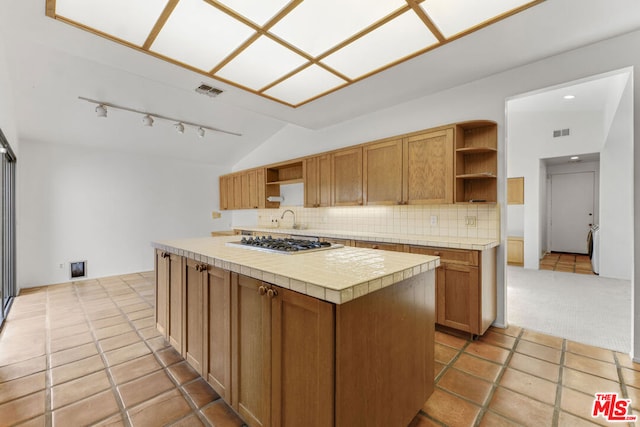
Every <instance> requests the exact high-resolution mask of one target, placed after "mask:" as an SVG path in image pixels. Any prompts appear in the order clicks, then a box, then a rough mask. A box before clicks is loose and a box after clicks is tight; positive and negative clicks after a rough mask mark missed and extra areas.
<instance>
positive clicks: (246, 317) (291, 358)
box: [231, 274, 334, 427]
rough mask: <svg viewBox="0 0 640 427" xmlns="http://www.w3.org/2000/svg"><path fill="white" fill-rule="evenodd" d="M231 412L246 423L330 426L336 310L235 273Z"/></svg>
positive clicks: (284, 426)
mask: <svg viewBox="0 0 640 427" xmlns="http://www.w3.org/2000/svg"><path fill="white" fill-rule="evenodd" d="M233 278H234V280H235V282H236V286H234V287H233V293H232V304H231V307H232V310H233V316H232V351H231V353H232V358H233V362H234V363H233V364H232V365H233V366H234V368H233V374H232V384H233V385H232V398H231V405H232V407H233V408H234V409H235V410H236V411H237V412H238V413H239V414H240V416H242V417H243V418H244V419H245V420H246V421H247V423H248V424H249V425H250V426H252V427H253V426H265V427H266V426H274V427H276V426H283V427H286V426H300V425H305V426H318V427H320V426H332V425H333V391H334V387H333V356H334V350H333V341H334V333H333V330H334V328H333V317H334V316H333V306H332V305H331V304H330V303H327V302H324V301H320V300H317V299H315V298H312V297H309V296H306V295H302V294H298V293H296V292H293V291H289V290H287V289H282V288H279V287H277V286H273V285H270V284H267V283H263V282H261V281H259V280H257V279H253V278H250V277H247V276H243V275H238V274H234V275H233Z"/></svg>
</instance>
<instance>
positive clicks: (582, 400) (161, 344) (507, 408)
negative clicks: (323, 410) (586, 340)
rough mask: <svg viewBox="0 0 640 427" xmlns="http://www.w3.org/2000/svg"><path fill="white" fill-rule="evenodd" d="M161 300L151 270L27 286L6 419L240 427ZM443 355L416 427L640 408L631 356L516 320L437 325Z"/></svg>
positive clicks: (537, 421) (19, 305) (1, 337)
mask: <svg viewBox="0 0 640 427" xmlns="http://www.w3.org/2000/svg"><path fill="white" fill-rule="evenodd" d="M153 302H154V289H153V273H152V272H147V273H140V274H130V275H124V276H117V277H111V278H106V279H99V280H88V281H83V282H74V283H68V284H62V285H56V286H51V287H46V288H40V289H34V290H29V291H28V292H23V293H22V294H21V295H20V296H19V297H18V298H16V300H15V303H14V306H13V309H12V311H11V314H10V316H9V318H8V319H7V322H6V324H5V327H4V328H3V330H2V332H1V333H0V426H10V425H11V426H12V425H19V426H51V425H53V426H56V427H57V426H65V427H66V426H80V425H99V426H161V425H172V426H199V425H209V426H223V427H226V426H241V425H242V421H241V420H240V419H239V418H238V417H237V416H236V415H235V414H234V413H233V411H232V410H231V409H230V408H229V407H228V406H227V405H226V404H225V403H224V402H223V401H222V400H221V399H219V397H218V396H217V395H216V393H215V392H214V391H213V390H212V389H211V388H210V387H209V386H208V384H207V383H206V382H205V381H204V380H202V379H201V378H200V377H199V376H198V375H197V374H196V373H195V371H194V370H193V369H191V367H190V366H189V365H188V364H187V363H186V362H185V361H184V359H183V358H182V357H181V356H180V355H179V354H178V353H177V352H176V351H174V350H173V349H172V348H171V347H169V346H168V345H167V343H166V342H165V341H164V339H163V338H162V337H161V336H159V334H158V333H157V331H156V330H155V327H154V317H153V316H154V312H153ZM435 359H436V363H435V369H434V375H435V379H436V388H435V392H434V393H433V395H432V396H431V398H430V399H429V400H428V401H427V402H426V403H425V405H424V407H423V408H422V410H421V411H420V413H419V414H417V415H416V417H415V419H414V420H413V421H412V422H411V424H410V426H411V427H424V426H452V427H453V426H517V425H526V426H536V427H537V426H583V425H584V426H589V425H595V424H593V423H592V422H593V421H595V423H596V424H600V425H607V423H605V422H604V420H603V418H598V419H595V420H594V419H592V418H591V417H590V413H591V408H592V404H593V399H594V393H596V392H617V393H620V394H621V395H622V396H624V397H626V398H630V399H631V400H632V406H633V408H634V410H635V411H636V412H637V409H640V364H635V363H632V362H631V360H630V359H629V357H628V356H627V355H625V354H621V353H616V352H612V351H609V350H604V349H600V348H595V347H590V346H586V345H582V344H579V343H575V342H571V341H568V340H564V339H562V338H556V337H551V336H548V335H542V334H539V333H536V332H532V331H528V330H523V329H521V328H518V327H510V328H508V329H494V328H492V329H490V330H489V331H488V332H487V333H486V334H485V335H484V336H483V337H482V338H480V339H479V340H476V341H470V340H468V339H465V338H461V337H457V336H455V335H451V334H446V333H443V332H442V331H437V332H436V343H435ZM617 425H620V423H617ZM623 425H625V424H623Z"/></svg>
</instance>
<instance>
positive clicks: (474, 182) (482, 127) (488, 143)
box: [455, 121, 498, 203]
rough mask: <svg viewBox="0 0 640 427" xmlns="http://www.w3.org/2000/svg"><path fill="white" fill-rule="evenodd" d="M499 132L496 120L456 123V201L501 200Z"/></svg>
mask: <svg viewBox="0 0 640 427" xmlns="http://www.w3.org/2000/svg"><path fill="white" fill-rule="evenodd" d="M497 144H498V135H497V125H496V124H495V123H494V122H488V121H479V122H468V123H462V124H459V125H457V126H456V172H455V175H456V198H455V199H456V203H461V202H472V203H495V202H497V200H498V189H497V187H498V184H497V175H498V149H497V148H498V145H497Z"/></svg>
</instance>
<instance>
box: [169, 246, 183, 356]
mask: <svg viewBox="0 0 640 427" xmlns="http://www.w3.org/2000/svg"><path fill="white" fill-rule="evenodd" d="M183 264H184V258H183V257H181V256H178V255H176V254H170V255H169V331H168V333H167V338H168V341H169V344H171V346H172V347H173V348H175V349H176V350H177V351H178V352H179V353H180V354H184V348H183V337H184V335H185V332H184V321H183V318H182V314H183V313H184V311H185V307H186V304H185V302H184V297H183V295H184V286H183V283H184V281H183V277H182V268H183Z"/></svg>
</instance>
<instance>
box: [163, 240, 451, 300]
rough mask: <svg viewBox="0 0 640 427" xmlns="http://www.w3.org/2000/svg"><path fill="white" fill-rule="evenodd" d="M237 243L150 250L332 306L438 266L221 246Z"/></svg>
mask: <svg viewBox="0 0 640 427" xmlns="http://www.w3.org/2000/svg"><path fill="white" fill-rule="evenodd" d="M239 238H240V236H229V237H227V236H224V237H198V238H192V239H178V240H168V241H158V242H153V243H152V244H151V246H153V247H154V248H156V249H160V250H163V251H167V252H171V253H174V254H176V255H180V256H186V257H187V258H192V259H195V260H196V261H201V262H206V263H207V264H209V265H214V266H216V267H219V268H222V269H225V270H230V271H233V272H236V273H240V274H244V275H246V276H251V277H254V278H256V279H259V280H263V281H265V282H268V283H272V284H274V285H277V286H281V287H284V288H288V289H291V290H293V291H296V292H300V293H303V294H306V295H310V296H312V297H314V298H318V299H322V300H325V301H329V302H332V303H335V304H342V303H345V302H348V301H351V300H352V299H355V298H358V297H360V296H363V295H366V294H368V293H371V292H374V291H376V290H378V289H380V288H382V287H386V286H389V285H392V284H394V283H397V282H400V281H402V280H404V279H408V278H409V277H412V276H414V275H417V274H420V273H424V272H427V271H430V270H435V269H436V268H437V267H438V266H439V265H440V258H438V257H432V256H427V255H417V254H408V253H402V252H391V251H381V250H376V249H365V248H352V247H343V248H338V249H327V250H322V251H316V252H310V253H297V254H280V253H271V252H264V251H259V250H255V249H248V248H242V247H233V246H229V245H227V242H237V241H238V240H239Z"/></svg>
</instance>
